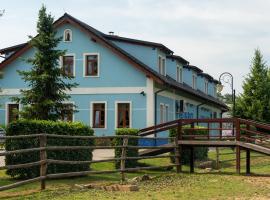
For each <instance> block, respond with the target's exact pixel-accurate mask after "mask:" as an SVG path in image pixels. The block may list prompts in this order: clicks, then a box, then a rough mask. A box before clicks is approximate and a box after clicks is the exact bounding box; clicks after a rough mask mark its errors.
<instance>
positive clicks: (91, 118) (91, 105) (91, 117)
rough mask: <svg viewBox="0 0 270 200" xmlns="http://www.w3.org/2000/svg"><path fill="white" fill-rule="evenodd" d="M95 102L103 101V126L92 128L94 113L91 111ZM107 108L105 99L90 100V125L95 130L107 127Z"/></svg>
mask: <svg viewBox="0 0 270 200" xmlns="http://www.w3.org/2000/svg"><path fill="white" fill-rule="evenodd" d="M95 103H104V104H105V124H104V125H105V126H104V128H94V127H93V119H94V113H93V104H95ZM107 111H108V108H107V101H90V127H91V128H92V129H94V130H95V129H96V130H106V129H107V122H108V112H107Z"/></svg>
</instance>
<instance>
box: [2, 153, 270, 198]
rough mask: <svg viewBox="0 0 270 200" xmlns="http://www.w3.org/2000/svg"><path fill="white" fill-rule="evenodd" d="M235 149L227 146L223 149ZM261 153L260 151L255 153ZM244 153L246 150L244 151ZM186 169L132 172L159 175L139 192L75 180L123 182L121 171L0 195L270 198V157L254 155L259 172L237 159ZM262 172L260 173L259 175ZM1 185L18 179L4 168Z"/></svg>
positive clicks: (102, 166) (162, 162)
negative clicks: (86, 186) (219, 165)
mask: <svg viewBox="0 0 270 200" xmlns="http://www.w3.org/2000/svg"><path fill="white" fill-rule="evenodd" d="M229 152H232V150H230V149H224V150H222V151H221V153H229ZM251 155H252V156H261V155H260V154H254V153H252V154H251ZM242 156H243V157H244V156H245V154H244V153H243V154H242ZM209 158H210V159H213V160H214V159H215V158H216V155H215V152H214V151H211V152H209ZM233 158H235V155H222V156H220V159H221V160H230V159H233ZM143 163H145V164H148V165H154V166H158V165H167V164H169V159H165V158H160V159H155V160H154V159H151V160H144V162H143ZM241 164H242V172H244V169H245V165H244V164H245V163H244V159H243V160H242V163H241ZM91 167H92V168H93V170H110V169H114V164H113V163H103V164H101V163H97V164H94V165H92V166H91ZM183 170H184V173H181V174H176V173H175V171H174V170H171V171H166V170H151V171H142V172H138V173H129V174H128V175H127V176H128V178H129V179H131V178H133V177H136V176H141V175H143V174H145V173H147V174H149V175H150V176H153V177H155V178H154V179H152V180H150V181H146V182H141V183H140V184H139V188H140V191H139V192H106V191H101V190H89V189H88V190H79V189H76V188H74V184H80V183H93V182H95V183H99V184H111V183H119V180H120V175H119V173H114V174H105V175H104V174H102V175H101V174H100V175H91V176H87V177H80V178H70V179H61V180H50V181H47V189H46V190H45V191H42V192H40V191H39V183H32V184H28V185H24V186H21V187H18V188H16V189H12V190H8V191H4V192H0V199H30V200H31V199H33V200H34V199H35V200H36V199H55V200H58V199H59V200H60V199H61V200H71V199H76V200H77V199H84V200H85V199H96V200H99V199H101V200H103V199H130V200H133V199H143V200H146V199H151V200H152V199H162V200H163V199H189V200H192V199H235V198H239V199H252V198H253V199H254V198H255V199H270V193H269V189H270V176H262V174H268V175H270V157H252V158H251V170H252V172H254V173H256V175H252V176H245V175H244V174H242V175H237V174H235V161H229V162H222V168H221V170H220V172H219V171H217V170H215V171H213V172H211V173H206V172H205V170H202V169H198V168H196V169H195V172H196V173H195V174H189V173H188V166H183ZM259 175H260V176H259ZM0 177H1V180H0V185H6V184H10V183H12V182H14V180H11V179H10V178H9V177H8V176H6V175H5V173H4V171H0Z"/></svg>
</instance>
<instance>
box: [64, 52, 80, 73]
mask: <svg viewBox="0 0 270 200" xmlns="http://www.w3.org/2000/svg"><path fill="white" fill-rule="evenodd" d="M64 56H73V76H74V77H75V76H76V54H75V53H67V54H65V55H63V56H60V68H61V69H63V57H64Z"/></svg>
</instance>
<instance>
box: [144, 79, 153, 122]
mask: <svg viewBox="0 0 270 200" xmlns="http://www.w3.org/2000/svg"><path fill="white" fill-rule="evenodd" d="M146 86H147V88H146V125H147V127H149V126H154V118H155V110H154V107H155V102H154V99H155V95H154V81H153V79H151V78H147V80H146Z"/></svg>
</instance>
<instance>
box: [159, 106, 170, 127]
mask: <svg viewBox="0 0 270 200" xmlns="http://www.w3.org/2000/svg"><path fill="white" fill-rule="evenodd" d="M167 121H169V105H165V104H163V103H161V104H160V123H164V122H167Z"/></svg>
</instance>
